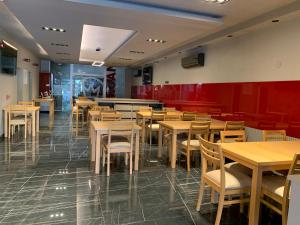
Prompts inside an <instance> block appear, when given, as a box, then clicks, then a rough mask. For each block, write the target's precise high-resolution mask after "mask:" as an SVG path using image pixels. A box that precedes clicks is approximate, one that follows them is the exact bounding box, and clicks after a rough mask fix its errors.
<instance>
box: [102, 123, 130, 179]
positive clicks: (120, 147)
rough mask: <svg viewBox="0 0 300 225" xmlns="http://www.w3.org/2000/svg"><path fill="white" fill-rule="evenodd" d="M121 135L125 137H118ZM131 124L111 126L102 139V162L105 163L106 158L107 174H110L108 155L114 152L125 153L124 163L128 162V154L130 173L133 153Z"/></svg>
mask: <svg viewBox="0 0 300 225" xmlns="http://www.w3.org/2000/svg"><path fill="white" fill-rule="evenodd" d="M120 136H121V137H125V138H126V139H125V140H124V138H123V139H122V138H121V139H120ZM114 137H116V138H114ZM133 137H134V133H133V125H132V123H130V124H122V123H121V124H119V125H115V126H111V127H110V128H109V131H108V136H107V137H106V138H104V141H103V143H104V144H103V148H102V149H103V151H102V157H103V158H102V163H103V166H104V165H105V160H106V159H107V176H110V155H111V154H114V153H125V154H126V155H125V164H126V165H127V164H128V154H129V173H130V174H132V154H133V144H134V142H133Z"/></svg>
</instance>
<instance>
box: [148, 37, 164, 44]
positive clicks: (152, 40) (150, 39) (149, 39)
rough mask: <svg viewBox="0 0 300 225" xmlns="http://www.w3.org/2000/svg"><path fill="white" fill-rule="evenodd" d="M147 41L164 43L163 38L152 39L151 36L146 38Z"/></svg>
mask: <svg viewBox="0 0 300 225" xmlns="http://www.w3.org/2000/svg"><path fill="white" fill-rule="evenodd" d="M147 41H148V42H155V43H161V44H164V43H166V41H165V40H160V39H152V38H148V39H147Z"/></svg>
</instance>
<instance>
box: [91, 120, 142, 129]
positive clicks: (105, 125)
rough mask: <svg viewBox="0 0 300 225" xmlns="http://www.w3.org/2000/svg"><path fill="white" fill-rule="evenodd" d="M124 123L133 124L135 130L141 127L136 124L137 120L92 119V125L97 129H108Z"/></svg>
mask: <svg viewBox="0 0 300 225" xmlns="http://www.w3.org/2000/svg"><path fill="white" fill-rule="evenodd" d="M122 124H133V125H134V127H133V128H134V130H140V129H141V127H140V126H139V125H137V124H136V122H135V121H92V122H91V126H92V127H93V128H94V129H95V130H96V131H105V132H106V131H108V130H109V128H110V127H111V126H116V125H122Z"/></svg>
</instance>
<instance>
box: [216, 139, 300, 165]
mask: <svg viewBox="0 0 300 225" xmlns="http://www.w3.org/2000/svg"><path fill="white" fill-rule="evenodd" d="M219 145H220V146H221V148H222V149H223V152H224V155H225V156H227V155H232V156H233V157H235V158H239V159H241V160H243V161H245V162H247V163H249V164H251V165H255V166H276V165H287V164H291V163H292V161H293V158H294V155H295V153H300V141H278V142H236V143H220V144H219Z"/></svg>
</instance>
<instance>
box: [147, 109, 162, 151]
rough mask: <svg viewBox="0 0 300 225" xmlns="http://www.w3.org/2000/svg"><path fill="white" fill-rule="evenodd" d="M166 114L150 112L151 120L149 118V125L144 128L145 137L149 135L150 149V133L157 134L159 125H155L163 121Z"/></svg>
mask: <svg viewBox="0 0 300 225" xmlns="http://www.w3.org/2000/svg"><path fill="white" fill-rule="evenodd" d="M165 116H166V112H164V111H152V112H151V118H150V123H149V124H148V125H147V126H146V128H147V129H146V132H147V135H148V134H149V138H150V140H149V143H150V148H151V146H152V132H157V133H158V131H159V124H158V123H157V122H158V121H163V120H165Z"/></svg>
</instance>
